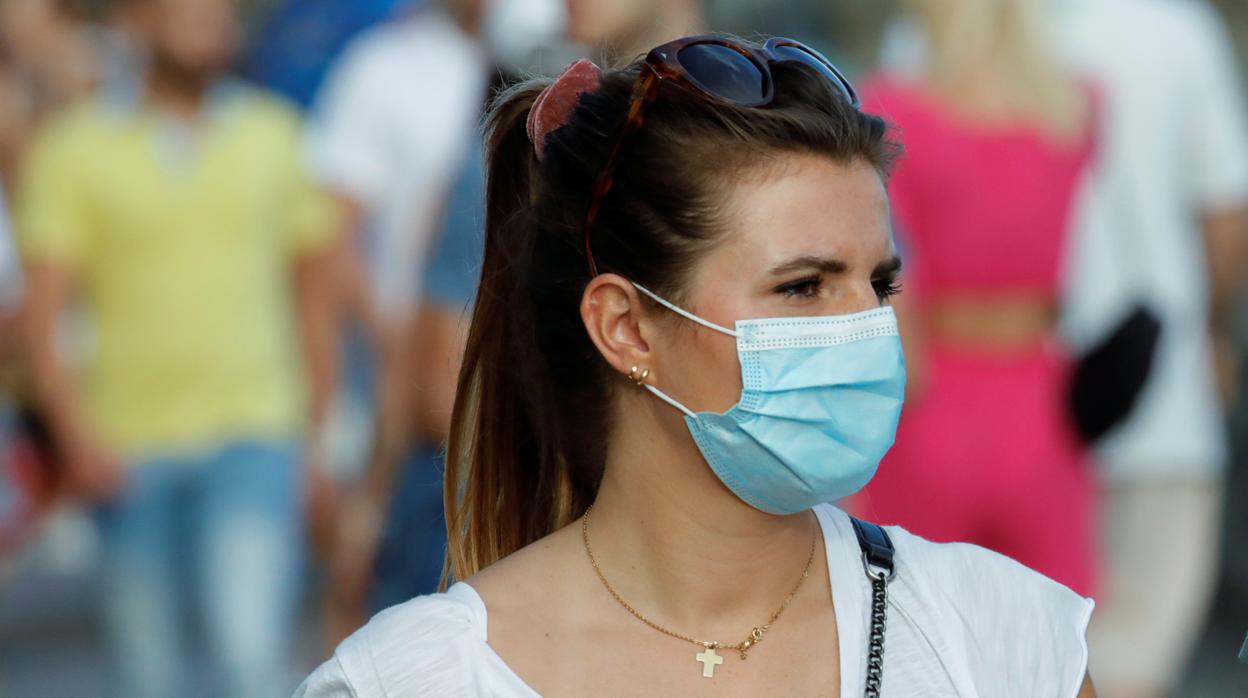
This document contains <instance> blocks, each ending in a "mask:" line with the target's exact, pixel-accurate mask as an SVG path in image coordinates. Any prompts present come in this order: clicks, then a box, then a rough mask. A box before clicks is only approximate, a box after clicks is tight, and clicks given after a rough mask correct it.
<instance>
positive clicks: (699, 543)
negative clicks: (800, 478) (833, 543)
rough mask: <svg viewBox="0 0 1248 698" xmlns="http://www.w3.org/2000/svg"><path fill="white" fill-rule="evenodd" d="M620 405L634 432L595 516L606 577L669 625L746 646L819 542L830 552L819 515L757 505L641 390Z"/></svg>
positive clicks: (593, 528) (622, 437)
mask: <svg viewBox="0 0 1248 698" xmlns="http://www.w3.org/2000/svg"><path fill="white" fill-rule="evenodd" d="M642 401H645V402H642ZM619 404H620V406H621V408H622V409H621V412H622V413H623V412H626V413H628V414H630V415H631V418H630V419H629V420H628V422H629V426H628V428H626V429H620V430H618V431H619V432H620V433H619V436H618V438H616V437H613V438H612V441H611V443H610V446H609V449H608V459H607V466H606V470H605V471H604V474H603V480H602V485H601V487H600V489H599V492H598V498H597V500H596V502H595V504H594V507H593V510H592V512H591V513H590V515H589V533H590V540H591V544H592V545H593V550H594V555H595V557H596V558H597V560H598V562H599V565H600V566H601V568H602V572H603V574H604V575H605V576H606V578H607V580H608V581H609V582H610V583H611V585H612V586H613V587H614V588H615V589H616V591H617V592H618V593H619V594H620V595H621V596H623V598H624V599H626V600H628V602H629V603H630V604H632V605H633V606H634V607H636V608H638V609H645V610H644V611H643V613H646V614H647V615H648V616H649V617H651V618H652V620H654V621H655V622H656V623H659V624H660V625H665V626H666V627H671V628H672V629H674V630H677V631H678V632H681V631H683V632H686V633H690V634H694V635H696V636H697V637H699V638H700V639H708V640H717V641H719V642H723V643H726V644H727V643H735V642H738V641H740V640H741V639H743V638H744V637H745V634H746V633H748V632H749V630H750V628H752V627H754V626H756V625H761V624H763V623H764V622H766V620H767V618H768V617H769V616H770V614H771V613H772V612H773V611H775V610H776V607H778V605H779V604H780V602H781V601H782V600H783V599H784V598H785V596H787V595H788V593H789V591H790V590H792V588H793V585H794V584H796V583H797V581H798V579H799V578H800V577H801V574H802V571H803V569H804V568H805V565H806V562H807V560H808V559H809V556H810V549H811V544H812V541H815V542H816V545H817V546H818V547H820V548H821V547H822V546H821V545H819V543H818V541H819V540H821V539H820V538H819V537H818V530H817V528H818V524H817V523H816V521H815V519H814V516H813V515H811V514H809V513H807V514H804V515H795V516H774V515H771V514H766V513H764V512H761V511H758V510H757V509H754V508H752V507H750V506H749V505H747V504H745V503H744V502H742V501H741V500H740V499H738V498H737V497H736V495H734V494H732V492H730V491H729V490H728V489H727V488H725V487H724V486H723V485H722V484H721V483H720V482H719V480H718V479H717V478H716V477H715V475H714V473H713V472H711V470H710V468H708V467H707V465H706V463H705V461H704V460H703V458H702V455H701V453H700V452H699V451H698V450H697V447H696V446H695V445H694V443H693V441H692V439H691V438H690V437H689V434H688V433H687V432H686V431H684V427H683V424H678V427H679V429H673V428H672V427H671V415H663V413H661V412H660V411H661V410H671V409H672V408H671V407H669V406H667V405H665V404H662V403H661V402H659V401H658V400H657V399H655V398H653V397H651V396H650V395H648V394H646V393H641V392H638V393H636V394H634V395H631V396H628V397H627V398H625V399H622V400H620V403H619ZM664 420H667V422H668V423H667V424H666V425H665V424H663V423H662V422H663V421H664ZM615 423H616V424H620V423H621V422H619V421H617V422H615ZM821 560H823V556H822V555H821V554H817V555H816V559H815V563H813V565H812V568H813V567H814V566H818V565H821V564H822V563H821V562H820V561H821ZM816 572H817V570H816V569H812V573H811V577H813V578H814V579H815V580H817V579H820V578H821V575H819V574H817V573H816ZM808 583H812V584H813V583H817V582H813V581H811V582H808ZM738 635H740V636H741V637H737V636H738Z"/></svg>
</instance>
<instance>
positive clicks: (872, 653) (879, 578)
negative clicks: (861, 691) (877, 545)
mask: <svg viewBox="0 0 1248 698" xmlns="http://www.w3.org/2000/svg"><path fill="white" fill-rule="evenodd" d="M867 575H868V576H869V577H870V578H871V639H870V647H869V649H868V651H867V691H866V696H867V698H880V687H881V686H882V685H883V683H884V631H885V628H886V626H887V623H886V621H887V616H888V579H889V577H888V574H887V573H884V572H880V573H873V572H871V571H869V570H868V572H867Z"/></svg>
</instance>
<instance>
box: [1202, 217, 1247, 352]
mask: <svg viewBox="0 0 1248 698" xmlns="http://www.w3.org/2000/svg"><path fill="white" fill-rule="evenodd" d="M1202 223H1203V226H1202V227H1203V230H1204V234H1205V250H1206V254H1207V256H1208V264H1209V267H1208V268H1209V286H1210V299H1211V307H1212V319H1213V331H1214V334H1224V333H1226V332H1228V331H1229V328H1230V324H1231V320H1232V316H1233V313H1234V310H1235V307H1236V305H1237V303H1238V302H1239V300H1240V299H1241V298H1242V294H1243V290H1244V276H1245V270H1246V269H1248V202H1246V203H1245V204H1244V205H1243V206H1237V207H1230V208H1223V209H1220V210H1215V211H1208V212H1206V213H1205V214H1204V216H1202Z"/></svg>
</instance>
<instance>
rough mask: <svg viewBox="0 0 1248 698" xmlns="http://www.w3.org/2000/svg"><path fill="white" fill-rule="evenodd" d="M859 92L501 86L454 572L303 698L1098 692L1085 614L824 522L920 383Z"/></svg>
mask: <svg viewBox="0 0 1248 698" xmlns="http://www.w3.org/2000/svg"><path fill="white" fill-rule="evenodd" d="M853 94H854V93H853V91H852V88H850V87H849V85H848V83H846V82H845V81H844V80H843V78H841V77H840V75H839V73H837V72H836V71H835V69H834V68H833V67H832V66H831V64H829V63H827V61H826V59H824V58H822V57H821V56H819V55H818V54H816V53H814V52H813V51H810V50H809V49H806V48H804V47H801V46H800V45H798V44H795V43H793V42H789V41H786V40H780V39H773V40H772V41H770V42H768V44H767V45H766V46H764V47H761V48H760V47H757V46H753V45H750V44H745V43H741V42H737V41H732V40H726V39H716V38H713V37H692V38H688V39H683V40H679V41H676V42H673V43H671V44H666V45H664V46H660V47H658V48H656V49H654V50H653V51H651V52H650V54H649V55H648V56H647V57H646V58H645V59H644V60H643V61H638V62H637V63H634V64H633V65H631V66H629V67H627V68H624V69H622V70H618V71H608V72H606V73H605V74H604V73H600V72H599V71H598V69H597V68H596V67H594V66H593V64H591V63H588V62H585V61H580V62H578V63H575V64H573V65H572V66H570V67H569V68H568V69H567V70H565V72H564V73H563V74H562V75H561V76H560V78H559V79H558V80H556V81H555V82H554V83H553V84H552V85H550V86H549V87H546V88H545V89H543V85H542V84H540V83H527V84H524V85H521V86H519V87H517V88H515V89H513V90H511V91H510V92H508V93H507V94H505V95H503V96H502V97H501V98H500V99H499V101H498V103H497V105H496V107H495V109H494V111H493V114H492V115H491V117H490V122H489V129H490V137H489V144H488V145H489V147H488V152H489V165H488V174H487V208H488V211H487V215H486V254H485V262H484V269H483V272H482V277H481V279H482V280H481V288H480V293H479V296H478V302H477V306H476V309H475V311H474V317H473V322H472V327H471V329H470V336H469V340H468V350H467V353H466V356H465V359H464V368H463V372H462V374H461V379H460V387H459V390H460V394H459V399H458V401H457V403H456V406H455V414H454V417H453V431H452V436H451V441H450V449H449V454H448V466H447V473H446V487H447V519H448V524H449V526H448V527H449V530H450V531H451V541H450V548H449V558H450V567H451V572H452V574H453V577H454V578H455V579H457V580H463V581H461V582H459V583H457V584H455V585H454V586H452V587H451V588H450V589H449V590H448V591H447V592H445V593H443V594H439V595H434V596H426V597H421V598H418V599H415V600H413V601H410V602H408V603H406V604H403V605H401V606H397V607H395V608H393V609H391V610H388V611H386V612H384V613H382V614H381V615H379V616H377V617H376V618H374V619H373V621H371V622H370V624H369V625H368V626H366V627H365V628H364V629H363V630H361V631H359V632H358V633H356V635H354V636H353V637H352V638H350V639H348V640H347V641H346V642H345V643H343V645H342V646H341V647H340V648H339V649H338V651H337V652H336V653H335V656H334V658H333V659H331V660H330V661H329V662H327V663H326V664H325V665H323V666H322V667H321V668H320V669H318V670H317V672H316V673H314V674H313V675H312V676H311V677H310V678H308V679H307V681H305V683H304V685H303V687H302V688H301V689H300V691H299V693H298V694H297V695H299V696H301V697H305V698H311V697H322V696H358V697H365V696H367V697H372V696H382V695H386V696H416V695H422V696H423V695H431V696H433V695H437V696H442V695H493V696H527V697H532V696H536V695H544V696H584V695H595V696H608V695H638V694H645V695H707V694H710V693H711V692H721V693H722V692H725V691H727V692H730V693H732V694H733V695H745V694H747V693H750V694H762V695H841V696H858V695H863V694H864V693H866V694H867V695H886V696H905V695H920V694H921V695H925V696H930V695H941V696H953V695H966V696H969V695H993V696H997V695H1017V696H1023V695H1046V696H1047V695H1062V696H1074V695H1076V693H1079V692H1080V690H1081V686H1084V688H1083V689H1082V691H1083V692H1082V693H1081V695H1084V696H1088V695H1092V691H1091V688H1090V685H1085V683H1086V682H1085V667H1086V661H1087V657H1086V645H1085V643H1084V640H1083V631H1084V627H1085V626H1086V623H1087V620H1088V615H1089V613H1090V610H1091V602H1090V601H1088V600H1085V599H1082V598H1080V597H1078V596H1076V595H1075V594H1073V593H1072V592H1070V591H1069V590H1067V589H1064V588H1062V587H1060V586H1059V585H1057V584H1055V583H1053V582H1051V581H1049V580H1047V579H1044V578H1042V577H1040V576H1039V575H1037V574H1035V573H1033V572H1030V571H1028V570H1026V569H1024V568H1023V567H1021V566H1019V565H1017V564H1016V563H1014V562H1012V561H1010V560H1007V559H1005V558H1003V557H1000V556H998V555H996V554H993V553H989V552H987V551H984V550H982V549H979V548H974V547H970V546H939V545H932V544H929V543H927V542H925V541H923V540H921V539H918V538H915V537H914V536H911V535H910V534H908V533H906V532H905V531H903V530H901V529H896V528H894V529H891V530H890V531H889V532H888V533H887V534H883V533H882V531H883V529H874V530H873V529H872V527H871V526H870V525H862V524H859V525H858V526H859V527H861V530H862V531H863V533H862V538H863V544H861V545H860V543H859V542H858V538H859V536H858V535H856V533H855V530H856V525H855V524H854V523H853V522H852V521H851V519H850V518H849V517H848V516H847V515H846V514H845V513H843V512H841V511H840V510H838V509H835V508H833V507H831V506H829V505H826V504H821V503H822V502H828V501H832V500H835V499H837V498H840V497H843V496H846V495H848V494H850V493H852V492H853V491H855V490H856V489H858V488H859V487H861V486H862V485H863V484H864V483H865V482H866V481H867V480H868V479H869V478H870V477H871V475H872V473H873V472H874V470H875V467H876V464H877V463H878V460H879V458H880V457H881V456H882V454H883V452H884V451H885V450H887V448H888V446H889V444H890V443H891V442H892V437H893V432H894V430H895V428H896V421H897V414H898V412H899V410H900V403H901V398H902V392H903V385H904V367H903V364H902V360H901V351H900V345H899V341H898V338H897V329H896V322H895V319H894V317H893V314H892V310H891V308H889V307H888V305H887V303H886V301H887V299H888V297H889V296H890V295H891V294H893V293H894V292H895V291H896V290H897V289H896V286H895V283H894V282H895V276H896V274H897V272H898V263H897V259H896V256H895V254H894V251H893V248H892V243H891V241H890V233H889V216H888V202H887V200H886V198H885V193H884V178H883V172H884V171H885V170H886V168H887V165H888V161H889V156H890V154H891V153H892V151H893V148H892V147H891V146H890V144H889V143H888V142H887V141H886V140H885V137H884V134H885V126H884V123H883V122H882V121H881V120H880V119H878V118H875V117H872V116H869V115H867V114H864V113H863V112H861V111H859V110H858V109H857V107H856V106H855V103H856V98H855V97H854V96H853ZM750 318H762V319H750ZM730 328H733V329H730ZM734 405H735V406H734ZM888 537H891V539H892V540H891V545H890V542H889V541H888ZM893 546H895V547H893ZM890 548H891V549H890ZM867 553H870V554H869V555H868V554H867ZM890 555H891V556H892V557H891V558H890ZM866 561H869V562H870V564H866ZM889 566H892V569H893V571H894V573H895V576H893V577H891V579H892V581H891V582H889V581H887V580H888V579H889V578H890V577H889V574H888V572H887V569H888V567H889ZM864 568H865V570H864ZM868 572H869V573H870V574H871V575H872V577H870V578H869V577H868V576H867V573H868ZM884 596H886V597H887V604H885V601H884V598H883V597H884ZM873 604H874V605H875V606H876V610H875V612H874V613H872V612H871V610H870V609H871V607H872V605H873ZM881 620H886V621H887V632H884V629H883V628H882V627H880V625H879V622H878V621H881ZM869 632H874V633H875V638H874V639H875V641H872V638H871V637H869ZM881 639H883V640H884V641H886V642H887V647H888V654H887V655H886V656H883V657H881V655H882V647H881V645H880V640H881ZM747 658H748V661H747ZM881 660H882V665H881V663H880V662H881ZM881 680H882V686H883V691H884V692H883V693H882V694H881V693H880V692H879V691H880V681H881Z"/></svg>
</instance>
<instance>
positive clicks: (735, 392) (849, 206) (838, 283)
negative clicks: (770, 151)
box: [655, 155, 900, 412]
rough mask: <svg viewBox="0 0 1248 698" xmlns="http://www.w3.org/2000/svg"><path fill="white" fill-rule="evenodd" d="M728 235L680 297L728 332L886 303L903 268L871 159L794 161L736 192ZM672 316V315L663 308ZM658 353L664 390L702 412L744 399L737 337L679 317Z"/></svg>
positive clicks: (794, 158)
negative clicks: (750, 323)
mask: <svg viewBox="0 0 1248 698" xmlns="http://www.w3.org/2000/svg"><path fill="white" fill-rule="evenodd" d="M726 201H727V202H728V207H729V208H728V214H727V216H726V219H727V221H728V230H727V231H726V232H725V235H724V237H723V238H722V240H721V241H720V242H719V243H718V244H716V245H715V246H714V247H713V248H712V249H711V250H710V251H709V252H708V253H707V254H706V255H705V256H704V257H703V258H702V259H701V260H700V261H699V262H698V265H697V267H696V268H695V269H694V271H693V274H692V275H691V277H690V281H689V284H688V288H687V290H686V292H685V294H684V298H683V299H682V301H683V303H682V304H683V305H684V307H685V308H686V309H688V310H689V311H691V312H693V313H694V314H696V315H698V316H700V317H702V318H704V319H707V320H710V321H711V322H714V323H716V324H719V325H722V326H724V327H728V328H732V326H733V323H734V322H735V321H737V320H747V319H754V318H766V317H780V316H822V315H844V314H849V313H856V312H860V311H863V310H869V309H871V308H876V307H879V306H880V305H882V304H884V303H886V302H887V296H888V295H889V294H890V293H891V292H892V291H894V290H895V288H896V277H897V273H898V271H899V270H900V263H899V260H898V258H897V255H896V252H895V249H894V246H893V242H892V235H891V230H890V225H889V208H888V199H887V196H886V194H885V187H884V183H883V181H882V180H881V177H880V175H879V174H878V173H877V172H876V170H875V169H874V168H873V167H871V165H870V164H868V163H866V162H861V161H857V162H853V163H848V164H843V163H836V162H833V161H831V160H829V159H827V158H822V157H815V156H797V155H795V156H790V157H786V158H785V159H783V160H781V161H779V162H778V163H777V167H776V168H775V169H774V170H772V171H770V172H768V173H767V174H765V175H764V174H754V175H751V176H749V177H748V178H747V179H745V180H743V181H741V182H740V183H738V184H737V185H736V186H734V187H732V188H731V189H730V190H729V192H728V194H727V197H726ZM663 312H667V311H663ZM670 326H671V327H672V331H671V332H669V333H666V334H665V336H664V338H663V343H664V344H665V345H666V346H662V347H658V351H657V356H656V358H657V359H658V361H657V363H658V366H656V368H657V369H658V370H656V371H655V374H656V376H662V377H663V378H662V384H663V385H662V387H663V389H664V390H665V391H667V392H669V394H671V395H673V396H676V397H678V398H679V399H680V400H681V401H682V402H684V403H685V404H686V405H688V406H689V407H690V408H691V409H694V410H695V411H713V412H723V411H725V410H727V409H729V408H730V407H732V406H733V405H734V404H736V402H737V401H738V400H739V399H740V397H741V369H740V366H739V364H738V361H737V353H736V343H735V340H734V339H733V338H732V337H730V336H728V335H725V334H722V333H719V332H715V331H714V330H710V329H707V328H704V327H702V326H700V325H696V324H694V323H692V322H689V321H688V320H685V319H682V318H679V317H678V316H676V315H675V314H671V318H670Z"/></svg>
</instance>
